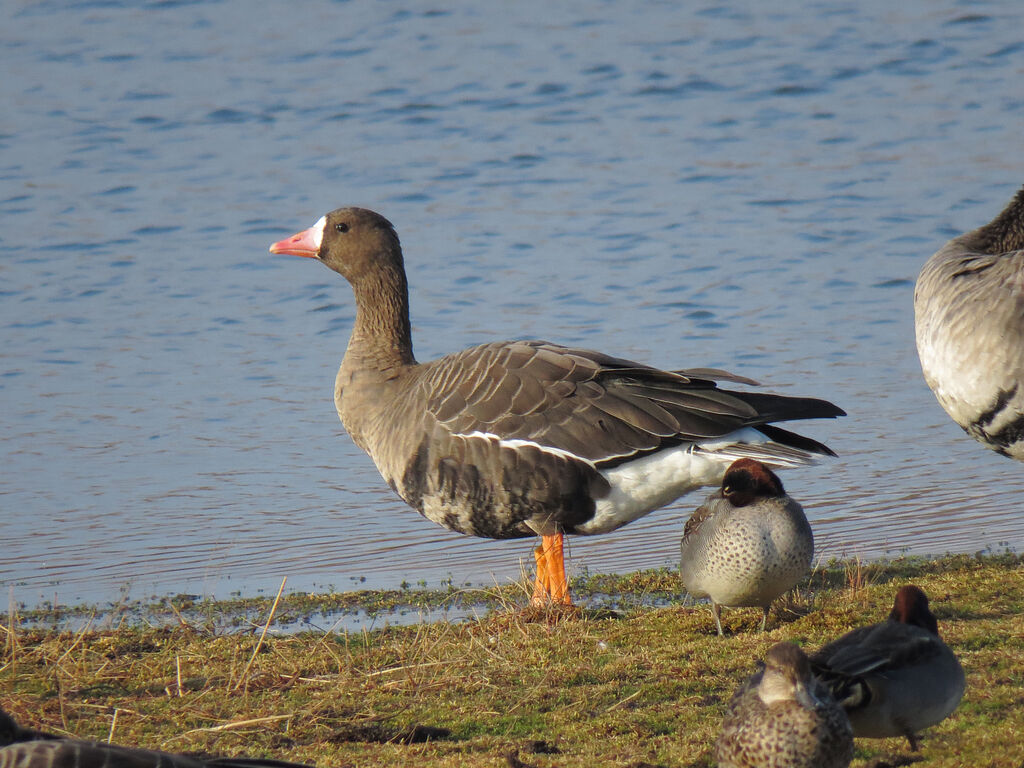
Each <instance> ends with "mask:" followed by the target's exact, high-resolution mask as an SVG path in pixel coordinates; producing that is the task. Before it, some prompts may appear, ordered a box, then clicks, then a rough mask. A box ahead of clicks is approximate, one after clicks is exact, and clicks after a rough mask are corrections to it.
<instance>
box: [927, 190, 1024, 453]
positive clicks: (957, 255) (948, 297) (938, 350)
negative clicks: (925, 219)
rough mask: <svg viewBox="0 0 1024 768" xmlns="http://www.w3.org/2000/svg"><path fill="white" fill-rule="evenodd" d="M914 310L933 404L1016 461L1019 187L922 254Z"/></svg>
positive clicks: (1021, 343)
mask: <svg viewBox="0 0 1024 768" xmlns="http://www.w3.org/2000/svg"><path fill="white" fill-rule="evenodd" d="M914 315H915V321H916V322H915V326H916V333H917V353H918V356H919V357H920V358H921V368H922V370H923V371H924V378H925V381H927V382H928V386H929V387H931V389H932V392H934V393H935V397H936V398H938V401H939V404H940V405H941V406H942V407H943V408H944V409H945V410H946V413H948V414H949V415H950V416H951V417H952V418H953V421H955V422H956V423H957V424H959V425H960V426H961V427H962V428H963V429H964V431H966V432H967V434H969V435H970V436H971V437H973V438H974V439H975V440H977V441H978V442H980V443H981V444H982V445H985V446H987V447H988V448H991V449H992V450H994V451H997V452H998V453H1001V454H1003V455H1004V456H1009V457H1011V458H1014V459H1018V460H1021V461H1024V188H1022V189H1021V190H1020V191H1019V192H1017V194H1016V196H1015V197H1014V198H1013V200H1011V201H1010V204H1009V205H1008V206H1006V208H1005V209H1004V210H1003V212H1002V213H1000V214H999V215H998V216H996V218H994V219H993V220H992V221H990V222H989V223H988V224H986V225H985V226H983V227H979V228H978V229H975V230H974V231H972V232H968V233H967V234H964V235H960V236H959V237H954V238H953V239H952V240H950V241H949V242H948V243H946V244H945V245H944V246H943V247H942V249H941V250H939V252H938V253H936V254H935V255H934V256H932V257H931V258H930V259H929V260H928V262H927V263H926V264H925V265H924V268H923V269H922V270H921V274H920V276H919V277H918V278H917V288H916V289H915V291H914Z"/></svg>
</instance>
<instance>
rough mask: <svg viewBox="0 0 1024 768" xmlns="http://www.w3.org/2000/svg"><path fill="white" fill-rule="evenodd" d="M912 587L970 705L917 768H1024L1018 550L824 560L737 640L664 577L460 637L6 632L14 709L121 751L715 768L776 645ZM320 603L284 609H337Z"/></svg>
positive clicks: (221, 616) (435, 627) (383, 632)
mask: <svg viewBox="0 0 1024 768" xmlns="http://www.w3.org/2000/svg"><path fill="white" fill-rule="evenodd" d="M911 582H912V583H915V584H918V585H919V586H921V587H922V588H923V589H924V590H925V591H926V592H927V593H928V595H929V597H930V598H931V602H932V609H933V611H934V612H935V614H936V615H937V616H938V618H939V622H940V629H941V632H942V634H943V637H944V638H945V639H946V640H947V642H949V644H950V645H951V646H952V647H953V649H954V650H955V651H956V652H957V654H958V655H959V656H960V658H961V661H962V662H963V664H964V667H965V669H966V670H967V678H968V688H967V694H966V696H965V698H964V701H963V703H962V704H961V706H960V708H959V709H958V710H957V711H956V712H955V713H954V714H953V715H952V716H951V717H950V718H948V719H947V720H946V721H944V722H943V723H941V724H940V725H938V726H936V727H934V728H931V729H929V730H928V731H926V732H925V737H924V739H923V746H922V753H921V754H922V756H923V758H924V763H923V764H926V765H929V766H950V767H951V768H952V767H953V766H957V767H959V766H964V765H969V766H1006V767H1007V768H1020V767H1021V765H1022V764H1024V737H1022V736H1021V734H1024V564H1022V561H1021V559H1020V558H1019V557H1016V556H1012V555H1004V556H998V557H980V558H973V557H966V556H952V557H946V558H942V559H939V560H924V559H902V560H898V561H894V562H889V563H875V564H857V563H831V564H829V566H828V567H825V568H821V569H819V570H817V571H815V573H814V574H812V576H811V577H810V578H809V579H808V581H807V582H806V583H805V584H803V585H802V586H801V587H800V588H799V589H798V590H797V591H796V592H795V594H794V595H793V596H792V597H791V598H790V599H789V600H788V601H783V605H782V606H780V608H779V610H777V611H776V612H775V613H774V614H773V616H772V618H771V619H770V620H769V625H768V626H769V631H768V632H767V633H766V634H763V635H762V634H760V633H758V632H757V631H756V628H757V626H758V623H759V621H760V613H759V611H758V610H756V609H748V610H736V611H728V610H727V611H726V612H725V614H724V623H725V626H726V631H727V632H728V635H727V637H726V638H725V639H719V638H718V637H717V636H716V635H715V634H714V624H713V621H712V619H711V615H710V611H709V610H708V609H707V607H706V606H703V605H696V606H685V605H683V601H682V600H681V599H680V593H679V586H678V577H677V576H676V575H675V574H672V573H671V572H666V571H652V572H645V573H638V574H629V575H626V576H621V577H615V576H599V577H597V576H596V577H592V578H589V579H587V580H585V581H580V582H578V583H576V584H575V585H574V593H575V594H576V595H577V597H578V598H580V597H583V598H585V597H586V595H601V596H603V598H602V599H603V604H604V605H612V604H614V605H619V606H624V607H623V608H622V609H621V610H620V611H619V612H618V613H612V612H611V611H608V610H596V611H590V610H587V611H570V612H557V611H556V612H543V611H541V612H538V611H529V610H518V609H517V605H519V604H522V603H524V602H525V592H524V591H523V589H522V587H519V586H515V585H514V586H512V587H509V588H501V589H494V590H487V591H486V592H479V593H475V594H474V593H473V592H461V591H459V592H457V594H458V595H459V597H458V600H459V601H460V603H461V604H462V605H475V604H477V603H478V602H479V603H480V604H483V605H487V606H490V608H489V609H488V610H486V611H481V617H480V618H476V619H471V620H466V621H464V622H460V623H454V624H451V623H445V622H438V623H432V624H422V625H414V626H407V627H387V628H384V629H380V630H376V631H372V632H347V633H345V632H343V633H341V634H336V633H335V634H326V633H303V634H294V635H285V636H274V635H268V636H267V638H266V639H265V640H264V641H263V643H262V644H261V645H260V644H259V633H258V632H256V633H255V634H254V633H251V632H246V633H232V632H225V631H223V630H218V631H211V630H210V627H213V626H224V625H230V624H231V621H230V620H225V617H230V616H231V615H237V614H238V612H239V611H240V610H241V611H242V612H244V613H245V614H246V615H247V616H248V617H249V619H251V620H253V621H265V620H266V617H267V615H268V613H269V601H262V602H258V601H257V602H253V601H246V602H245V603H244V605H242V607H241V608H240V607H239V605H237V604H233V605H221V606H218V605H216V604H203V605H202V606H201V608H200V609H199V612H198V613H195V614H187V613H186V612H182V607H179V609H178V610H179V618H178V619H177V622H176V623H175V625H173V626H163V627H158V628H152V627H147V626H145V624H134V625H128V624H124V625H122V626H121V628H120V629H117V630H105V631H91V630H89V631H79V632H70V631H55V630H42V629H31V628H25V627H24V626H22V625H20V624H18V623H17V622H15V626H14V627H13V628H12V627H11V626H4V627H2V628H0V639H2V640H3V641H4V651H3V656H2V666H0V703H2V704H3V706H4V707H5V708H6V709H7V710H8V711H10V712H11V713H12V714H13V715H14V716H15V717H16V718H18V719H19V720H20V721H21V722H22V723H23V724H25V725H30V726H34V727H39V728H44V729H47V730H51V731H57V732H61V733H69V734H75V735H77V736H82V737H88V738H94V739H100V740H106V739H107V737H108V735H109V734H110V732H111V724H112V722H113V721H114V715H115V712H116V716H117V717H116V722H114V729H113V730H114V733H113V737H114V738H113V740H114V741H115V742H118V743H122V744H137V745H142V746H147V747H151V748H157V749H165V750H169V751H176V752H203V753H212V754H225V755H239V754H248V755H253V756H264V757H271V756H272V757H277V758H280V759H287V760H296V761H301V762H308V763H312V764H315V765H317V766H321V767H322V768H326V767H327V766H380V765H409V764H415V765H417V766H481V765H494V766H504V765H513V764H517V763H515V761H514V760H513V759H511V758H510V757H509V756H510V755H517V756H518V757H517V758H516V759H517V760H518V761H520V764H526V765H528V766H537V767H538V768H548V767H551V766H568V767H572V766H586V768H594V766H638V765H641V764H648V765H657V766H708V765H711V764H712V760H711V750H712V746H713V743H714V740H715V738H716V736H717V733H718V728H719V726H720V723H721V719H722V715H723V712H724V709H725V704H726V703H727V702H728V700H729V696H730V695H731V693H732V691H733V689H734V688H735V687H736V686H737V684H738V683H739V682H740V681H741V680H742V679H743V678H744V677H745V676H746V675H748V674H749V673H750V672H751V671H752V668H753V664H754V662H755V660H756V659H758V658H761V657H763V655H764V653H765V651H766V650H767V649H768V647H769V646H771V645H772V644H773V643H775V642H778V641H780V640H792V641H794V642H797V643H799V644H801V645H802V646H804V647H806V648H809V649H813V648H816V647H818V646H819V645H821V644H822V643H824V642H825V641H827V640H830V639H833V638H835V637H836V636H838V635H839V634H841V633H843V632H845V631H847V630H848V629H850V628H851V627H853V626H857V625H859V624H864V623H869V622H873V621H879V620H881V619H882V618H884V616H885V615H887V613H888V610H889V608H890V606H891V601H892V596H893V593H894V592H895V590H896V589H897V587H898V586H900V585H902V584H906V583H911ZM453 593H455V592H454V591H452V590H449V591H443V590H442V591H440V592H435V593H422V594H418V593H415V591H412V590H402V591H401V594H402V595H404V598H403V599H404V600H405V601H406V602H404V603H403V602H402V601H400V600H397V599H396V595H395V593H379V594H378V593H361V594H362V597H363V604H362V607H366V606H367V605H369V606H378V609H379V606H382V605H388V604H397V605H406V604H417V603H416V601H423V603H424V604H431V605H443V604H444V602H443V601H444V600H445V599H451V597H452V594H453ZM446 595H447V597H446ZM477 598H480V599H479V600H478V599H477ZM316 599H317V598H315V597H314V596H302V597H301V601H305V602H303V603H302V605H301V606H299V603H298V601H297V602H296V603H295V604H294V605H293V606H292V607H288V606H285V607H284V608H283V609H282V610H283V611H295V612H301V611H302V610H323V607H322V606H319V605H318V606H317V607H311V606H312V603H313V602H315V601H316ZM331 600H334V601H335V602H336V603H339V604H341V603H344V604H346V605H349V604H350V603H351V596H349V597H333V598H331ZM437 601H440V602H437ZM357 602H358V601H357ZM663 603H667V604H664V605H663ZM279 608H280V606H279ZM142 614H144V611H142V612H140V615H142ZM189 616H191V617H192V618H189ZM33 619H34V620H36V621H42V620H45V617H44V616H42V615H34V616H33ZM9 623H10V622H8V624H9ZM258 645H259V652H258V653H255V655H254V651H255V650H256V648H257V646H258ZM906 752H907V747H906V744H905V741H903V740H897V739H888V740H869V739H861V740H858V742H857V755H856V758H855V760H854V763H853V764H854V765H855V766H866V765H869V764H872V765H876V764H878V759H879V758H885V759H886V760H888V761H889V762H893V761H894V760H895V758H893V757H892V756H893V755H897V756H905V755H906ZM896 762H897V763H898V762H899V761H896Z"/></svg>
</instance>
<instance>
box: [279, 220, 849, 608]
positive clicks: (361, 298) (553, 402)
mask: <svg viewBox="0 0 1024 768" xmlns="http://www.w3.org/2000/svg"><path fill="white" fill-rule="evenodd" d="M270 250H271V252H273V253H281V254H292V255H296V256H307V257H312V258H316V259H318V260H320V261H322V262H323V263H324V264H326V265H327V266H328V267H330V268H331V269H333V270H334V271H336V272H338V273H339V274H341V275H342V276H343V277H345V279H346V280H348V282H349V283H350V284H351V286H352V290H353V293H354V295H355V302H356V319H355V325H354V327H353V329H352V335H351V337H350V338H349V343H348V348H347V350H346V352H345V357H344V359H343V360H342V363H341V367H340V369H339V371H338V376H337V379H336V383H335V391H334V399H335V404H336V405H337V409H338V415H339V416H340V417H341V421H342V423H343V424H344V425H345V428H346V429H347V430H348V432H349V434H350V435H351V436H352V439H353V440H354V441H355V443H356V444H357V445H358V446H360V447H361V448H362V449H363V450H365V451H366V452H367V453H368V454H369V455H370V457H371V458H372V459H373V461H374V463H375V464H376V465H377V468H378V469H379V470H380V473H381V475H382V476H383V477H384V479H385V480H386V481H387V483H388V484H389V485H390V486H391V487H392V488H393V489H394V490H395V491H396V492H397V493H398V495H399V496H401V497H402V498H403V499H404V500H405V501H406V502H407V503H408V504H409V505H410V506H412V507H413V508H414V509H416V510H417V511H418V512H420V514H422V515H424V516H425V517H427V518H428V519H430V520H432V521H434V522H435V523H438V524H440V525H443V526H445V527H446V528H449V529H451V530H454V531H458V532H461V533H466V534H471V535H475V536H482V537H489V538H498V539H501V538H513V537H521V536H535V535H540V536H541V537H542V544H541V546H540V547H538V548H537V550H536V557H537V583H536V589H535V592H534V602H536V603H546V602H548V601H553V602H558V603H561V602H569V598H568V589H567V584H566V580H565V572H564V563H563V560H562V536H563V535H564V534H566V533H570V534H598V533H605V532H608V531H612V530H615V529H616V528H619V527H620V526H623V525H625V524H627V523H629V522H630V521H632V520H635V519H637V518H638V517H641V516H642V515H645V514H647V513H649V512H651V511H653V510H655V509H658V508H659V507H662V506H664V505H666V504H668V503H670V502H672V501H674V500H675V499H677V498H678V497H680V496H682V495H683V494H685V493H687V492H689V491H691V490H693V489H695V488H698V487H700V486H702V485H714V484H717V483H718V482H719V481H720V480H721V478H722V475H723V474H724V472H725V469H726V468H727V467H728V466H729V464H731V463H732V462H733V461H734V460H736V459H738V458H742V457H751V458H755V459H757V460H759V461H762V462H764V463H765V464H767V465H769V466H771V467H774V468H784V467H792V466H798V465H802V464H806V463H809V462H811V461H813V460H814V459H815V458H817V457H820V456H830V455H834V454H833V453H832V451H830V450H829V449H828V448H827V447H826V446H824V445H822V444H821V443H819V442H817V441H815V440H812V439H810V438H806V437H803V436H800V435H797V434H794V433H792V432H789V431H787V430H784V429H782V428H780V427H778V426H775V424H774V422H777V421H787V420H794V419H811V418H833V417H836V416H841V415H843V411H842V410H841V409H840V408H838V407H836V406H835V405H833V404H832V403H829V402H827V401H825V400H818V399H814V398H802V397H786V396H782V395H774V394H767V393H762V392H745V391H732V390H725V389H720V388H718V386H717V384H716V383H715V382H716V380H721V381H732V382H739V383H745V384H750V383H754V382H751V381H750V380H749V379H744V378H743V377H740V376H734V375H733V374H729V373H726V372H724V371H718V370H713V369H692V370H690V371H674V372H673V371H663V370H658V369H656V368H651V367H649V366H646V365H643V364H641V363H635V362H631V361H629V360H623V359H620V358H616V357H612V356H609V355H605V354H602V353H600V352H594V351H591V350H587V349H577V348H572V347H563V346H559V345H557V344H551V343H548V342H545V341H502V342H494V343H490V344H483V345H480V346H477V347H471V348H469V349H466V350H463V351H462V352H457V353H455V354H452V355H448V356H447V357H443V358H441V359H439V360H433V361H431V362H428V363H422V364H421V363H417V362H416V359H415V357H414V356H413V350H412V338H411V334H410V325H409V299H408V289H407V285H406V276H405V269H404V265H403V261H402V250H401V247H400V245H399V241H398V237H397V236H396V234H395V230H394V227H393V226H392V225H391V224H390V222H388V221H387V219H385V218H384V217H383V216H381V215H379V214H377V213H374V212H373V211H369V210H366V209H363V208H339V209H338V210H336V211H332V212H331V213H329V214H327V215H326V216H323V217H322V218H321V219H320V220H319V221H317V222H316V224H314V225H313V226H312V227H310V228H309V229H307V230H304V231H303V232H300V233H298V234H296V235H294V236H293V237H290V238H287V239H285V240H281V241H280V242H277V243H274V244H273V245H272V246H271V247H270Z"/></svg>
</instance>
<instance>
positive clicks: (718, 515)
mask: <svg viewBox="0 0 1024 768" xmlns="http://www.w3.org/2000/svg"><path fill="white" fill-rule="evenodd" d="M680 549H681V558H680V565H679V575H680V576H681V577H682V580H683V584H684V585H685V586H686V590H687V592H689V593H690V594H691V595H693V596H694V597H707V598H710V600H711V613H712V615H713V616H714V617H715V626H716V627H717V628H718V634H719V635H720V636H721V635H723V634H724V633H723V632H722V619H721V616H720V614H721V607H720V606H723V605H727V606H733V607H739V606H758V607H760V608H762V609H763V611H764V616H763V617H762V619H761V631H762V632H763V631H764V628H765V624H766V623H767V621H768V609H769V607H770V606H771V603H772V601H773V600H775V598H777V597H779V596H780V595H782V594H783V593H784V592H787V591H789V590H790V589H792V588H793V587H794V586H796V583H797V582H798V581H800V579H802V578H803V577H804V576H806V575H807V573H808V571H809V570H810V568H811V560H812V559H813V557H814V535H813V534H812V533H811V526H810V523H808V522H807V517H806V516H805V515H804V510H803V507H801V506H800V505H799V504H797V503H796V502H795V501H794V500H793V499H792V498H790V496H789V495H788V494H787V493H786V492H785V490H784V489H783V488H782V482H781V481H780V480H779V478H778V475H776V474H775V473H774V472H772V471H771V470H770V469H768V467H766V466H765V465H764V464H762V463H761V462H759V461H754V460H753V459H739V460H738V461H736V462H734V463H733V464H732V466H730V467H729V469H728V471H726V473H725V477H723V478H722V487H721V488H720V489H719V490H718V491H715V493H713V494H711V495H710V496H708V498H707V501H705V502H704V503H703V504H702V505H701V506H700V507H698V509H697V510H696V511H695V512H694V513H693V515H692V516H691V517H690V519H689V520H688V521H687V522H686V527H685V528H684V529H683V540H682V543H681V545H680Z"/></svg>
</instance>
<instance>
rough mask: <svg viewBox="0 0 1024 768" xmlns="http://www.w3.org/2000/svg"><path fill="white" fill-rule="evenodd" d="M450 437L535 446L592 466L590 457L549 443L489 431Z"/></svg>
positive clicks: (546, 451)
mask: <svg viewBox="0 0 1024 768" xmlns="http://www.w3.org/2000/svg"><path fill="white" fill-rule="evenodd" d="M452 437H466V438H478V439H483V440H491V441H496V442H497V443H498V445H500V446H501V447H502V448H513V449H515V448H525V447H527V446H529V447H531V448H536V449H537V450H538V451H542V452H544V453H550V454H551V455H552V456H561V457H563V458H566V459H573V460H575V461H582V462H583V463H584V464H589V465H590V466H594V462H592V461H591V460H590V459H585V458H583V457H582V456H577V455H576V454H575V453H573V452H572V451H563V450H562V449H561V448H554V447H552V446H550V445H541V444H540V443H535V442H533V440H519V439H514V440H505V439H504V438H501V437H498V436H497V435H492V434H491V433H490V432H470V433H469V434H462V433H460V432H455V433H453V434H452Z"/></svg>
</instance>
